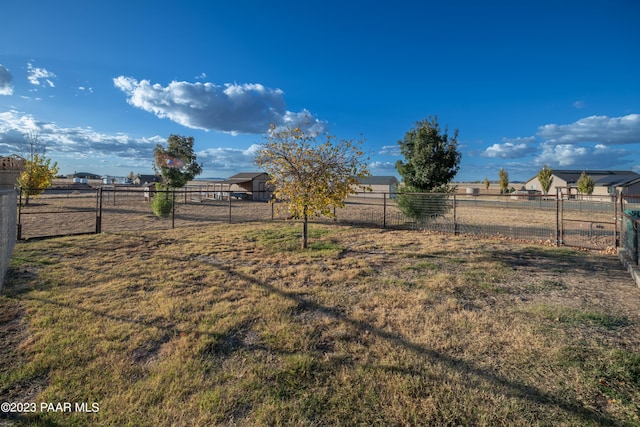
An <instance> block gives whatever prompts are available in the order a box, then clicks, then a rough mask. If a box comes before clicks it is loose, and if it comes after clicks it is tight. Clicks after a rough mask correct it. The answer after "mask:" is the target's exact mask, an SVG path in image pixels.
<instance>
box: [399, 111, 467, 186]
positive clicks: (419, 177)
mask: <svg viewBox="0 0 640 427" xmlns="http://www.w3.org/2000/svg"><path fill="white" fill-rule="evenodd" d="M398 145H399V146H400V152H401V153H402V155H403V156H404V158H405V161H404V162H403V161H402V160H398V161H397V162H396V169H397V170H398V173H400V175H401V176H402V178H403V180H404V185H405V186H406V187H407V189H409V190H411V191H420V192H449V191H451V190H452V188H451V186H450V183H451V180H453V178H454V177H455V176H456V174H457V173H458V170H459V169H460V159H461V154H460V152H459V151H458V130H457V129H456V130H455V131H454V133H453V136H452V137H450V136H449V134H448V129H447V128H446V127H445V129H444V132H443V131H441V129H440V126H439V125H438V118H437V116H434V117H433V118H432V117H431V116H429V117H427V119H424V120H421V121H419V122H417V123H416V125H415V127H414V128H413V129H411V130H410V131H409V132H407V133H406V134H405V136H404V139H403V140H401V141H398Z"/></svg>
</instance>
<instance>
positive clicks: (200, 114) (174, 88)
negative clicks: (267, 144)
mask: <svg viewBox="0 0 640 427" xmlns="http://www.w3.org/2000/svg"><path fill="white" fill-rule="evenodd" d="M113 83H114V85H115V87H117V88H118V89H120V90H121V91H123V92H124V93H125V94H126V95H127V102H128V103H129V104H131V105H133V106H135V107H138V108H140V109H142V110H145V111H148V112H150V113H153V114H155V115H156V116H158V117H160V118H168V119H169V120H172V121H174V122H176V123H179V124H181V125H183V126H186V127H188V128H192V129H203V130H217V131H221V132H227V133H231V134H234V135H235V134H239V133H247V134H262V133H265V132H267V131H268V130H269V126H270V125H271V124H275V125H276V126H291V127H294V126H300V127H303V128H305V130H308V131H312V132H318V131H320V132H321V131H322V130H324V127H325V123H324V122H321V121H319V120H317V119H315V118H313V117H312V116H311V114H310V113H309V112H308V111H307V110H303V111H301V112H299V113H294V112H291V111H287V110H286V106H285V102H284V97H283V95H284V93H283V92H282V91H281V90H280V89H271V88H267V87H265V86H263V85H261V84H242V85H239V84H225V85H224V86H220V85H215V84H213V83H200V82H197V83H189V82H184V81H183V82H177V81H172V82H171V83H169V84H168V85H167V86H166V87H165V86H162V85H160V84H157V83H156V84H151V82H150V81H149V80H141V81H137V80H136V79H134V78H131V77H125V76H119V77H116V78H114V79H113Z"/></svg>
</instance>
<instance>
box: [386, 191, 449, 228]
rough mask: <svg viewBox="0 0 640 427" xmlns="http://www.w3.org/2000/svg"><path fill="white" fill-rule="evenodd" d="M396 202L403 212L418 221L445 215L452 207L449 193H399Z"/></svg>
mask: <svg viewBox="0 0 640 427" xmlns="http://www.w3.org/2000/svg"><path fill="white" fill-rule="evenodd" d="M396 202H397V203H398V207H399V208H400V210H401V211H402V213H404V214H405V215H406V216H408V217H409V218H412V219H414V220H416V221H418V222H423V221H426V220H429V219H434V218H436V217H438V216H442V215H445V214H446V213H447V212H449V209H450V208H451V204H450V203H449V194H447V193H397V195H396Z"/></svg>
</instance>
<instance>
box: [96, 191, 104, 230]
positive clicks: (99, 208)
mask: <svg viewBox="0 0 640 427" xmlns="http://www.w3.org/2000/svg"><path fill="white" fill-rule="evenodd" d="M102 196H103V188H102V187H100V188H98V189H97V190H96V234H100V233H102Z"/></svg>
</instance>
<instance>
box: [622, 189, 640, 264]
mask: <svg viewBox="0 0 640 427" xmlns="http://www.w3.org/2000/svg"><path fill="white" fill-rule="evenodd" d="M620 211H621V217H622V227H621V236H620V246H621V247H622V248H623V250H624V251H625V252H626V253H627V255H629V257H630V258H631V259H632V260H633V264H634V265H636V266H640V263H639V261H638V259H639V258H640V247H639V244H638V229H639V228H640V196H624V197H622V198H621V199H620Z"/></svg>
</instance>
